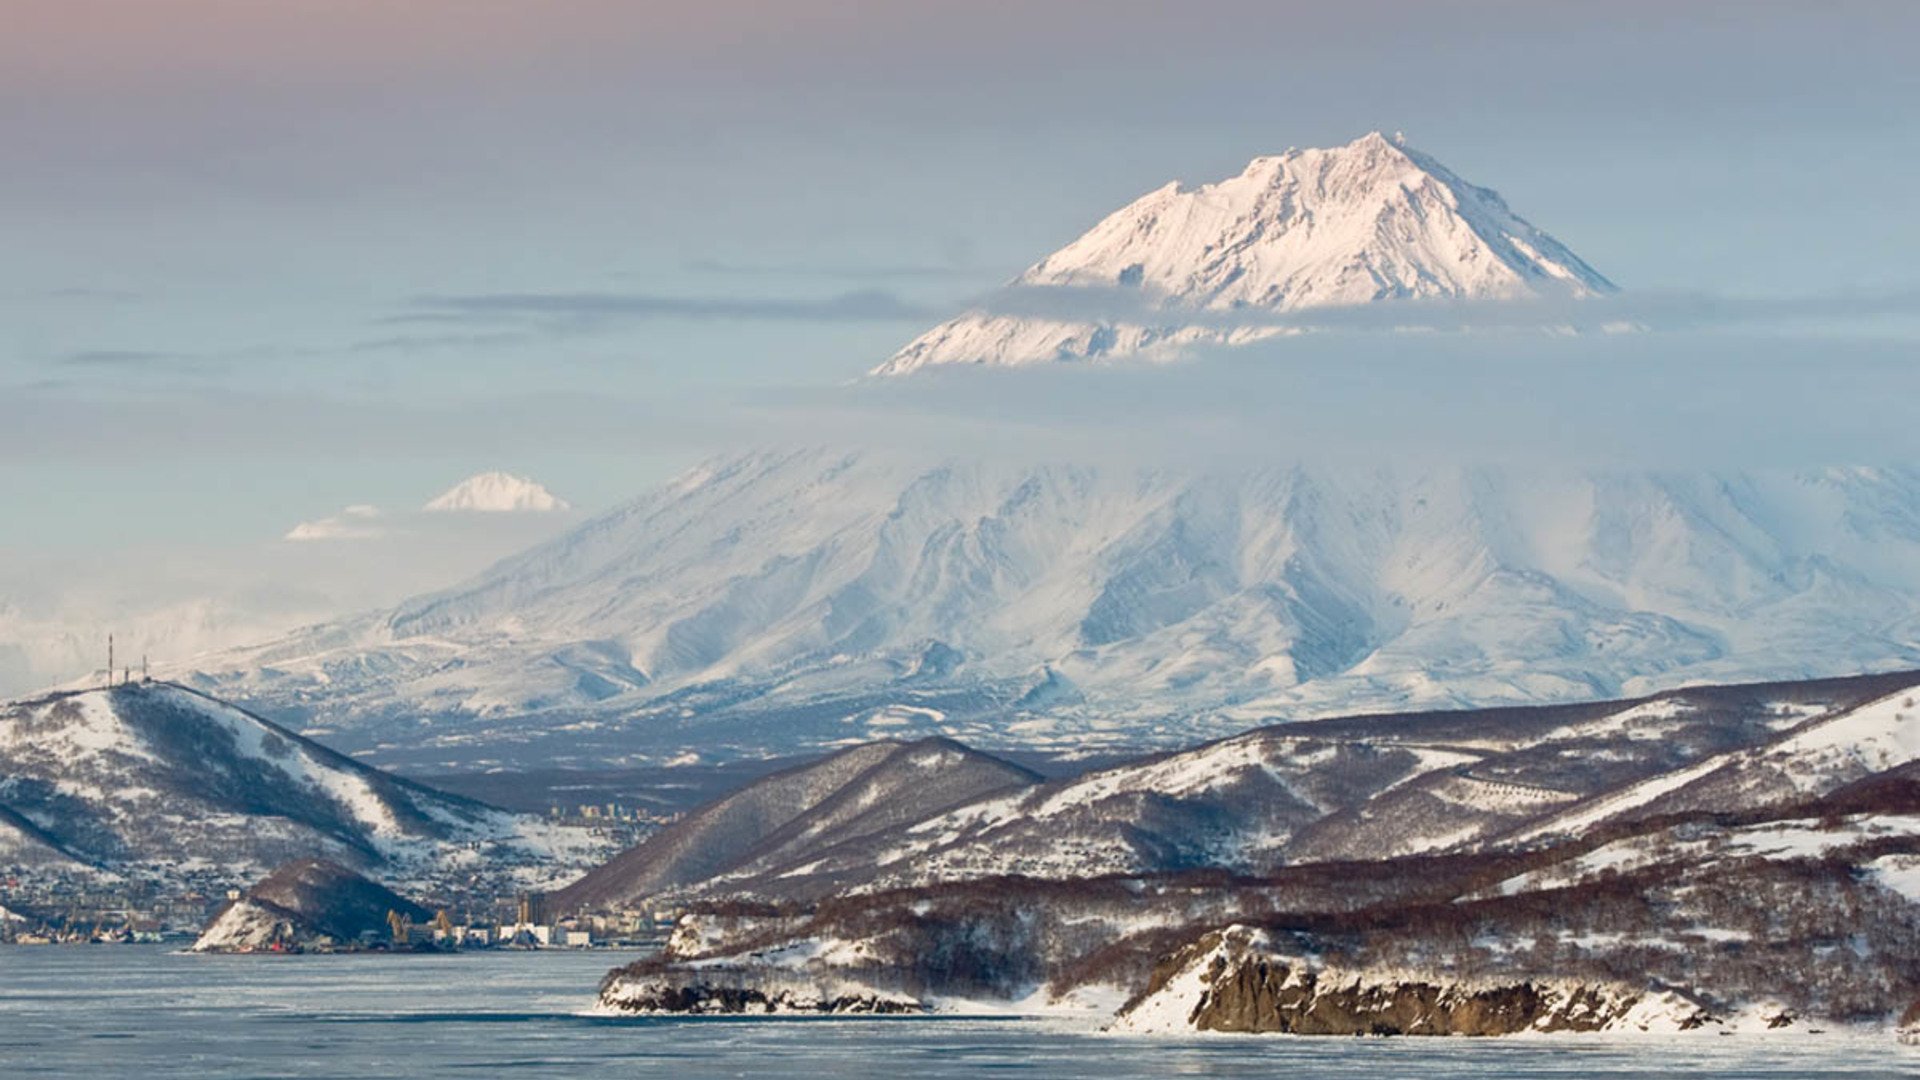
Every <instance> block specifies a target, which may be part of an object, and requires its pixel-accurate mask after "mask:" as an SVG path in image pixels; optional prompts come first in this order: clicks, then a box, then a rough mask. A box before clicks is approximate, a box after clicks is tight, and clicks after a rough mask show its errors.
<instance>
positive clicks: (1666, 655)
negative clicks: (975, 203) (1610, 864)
mask: <svg viewBox="0 0 1920 1080" xmlns="http://www.w3.org/2000/svg"><path fill="white" fill-rule="evenodd" d="M1917 510H1920V473H1916V472H1913V471H1908V470H1869V469H1834V470H1824V471H1819V472H1811V473H1727V474H1717V475H1713V474H1653V473H1638V474H1634V473H1593V474H1585V475H1573V474H1549V473H1542V474H1537V475H1536V474H1528V473H1523V472H1516V471H1512V470H1500V469H1491V468H1444V467H1435V468H1428V469H1414V470H1407V471H1393V470H1386V469H1372V468H1358V467H1347V468H1343V467H1311V466H1306V465H1299V466H1291V467H1274V468H1253V467H1248V468H1244V469H1215V470H1211V471H1204V472H1203V471H1194V470H1177V469H1143V468H1121V467H1098V466H1077V465H1069V464H1061V465H1032V466H1026V465H1017V464H1004V463H992V462H975V463H966V464H961V463H953V462H943V461H940V460H938V459H931V458H929V459H915V458H913V457H912V456H910V455H905V454H901V453H889V454H878V453H852V452H836V451H828V450H811V451H796V452H789V453H769V454H751V455H746V456H742V457H739V458H735V459H731V460H725V461H721V462H718V463H716V464H714V465H712V466H710V467H707V468H703V469H701V470H698V471H696V472H694V473H692V474H690V475H688V476H686V477H683V478H682V479H680V480H679V481H677V482H675V483H673V484H670V485H667V486H665V487H663V488H662V489H660V490H659V491H656V492H655V493H653V494H651V495H648V496H646V497H644V498H641V499H639V500H636V501H635V502H633V503H631V504H629V505H627V506H625V507H622V508H620V509H617V510H615V511H613V512H611V513H608V514H606V515H604V516H602V517H600V518H598V519H596V520H594V521H591V522H589V523H587V524H585V525H583V526H582V527H580V528H578V529H577V530H574V531H573V532H571V533H569V534H567V535H565V536H563V537H561V538H559V539H557V540H554V541H552V542H550V543H547V544H545V545H542V546H540V547H537V548H535V549H533V550H531V551H529V552H527V553H525V554H523V555H520V556H517V557H515V558H512V559H509V560H507V561H505V562H503V563H500V564H499V565H497V566H495V567H494V568H493V569H491V570H490V571H488V572H487V573H485V574H483V575H482V576H481V577H479V578H477V579H475V580H474V581H472V582H470V583H468V584H467V585H465V586H462V587H460V588H457V589H454V590H451V591H448V592H445V593H440V594H436V595H431V596H426V597H423V598H420V599H418V600H416V601H413V602H410V603H408V604H405V605H403V606H402V607H400V608H398V609H395V610H393V611H390V612H386V613H382V614H380V615H377V616H373V617H370V618H365V619H361V620H357V621H350V622H346V623H340V624H334V625H330V626H324V627H319V628H316V629H313V630H310V631H306V632H303V633H301V634H297V635H294V636H292V637H290V638H286V639H283V640H281V641H279V642H275V643H272V644H270V645H266V646H262V647H259V648H256V649H249V650H245V651H241V652H236V653H232V654H227V655H225V656H222V657H219V658H217V659H216V660H215V661H213V662H211V663H207V664H205V665H203V667H202V669H201V672H200V674H198V675H196V676H194V678H195V679H196V680H197V683H198V685H200V686H202V687H203V688H206V689H208V690H210V691H212V692H215V693H218V694H219V695H221V696H222V697H226V698H229V699H234V700H241V701H246V702H249V703H252V704H254V705H256V706H258V707H260V708H261V709H263V710H265V711H269V712H270V713H271V714H272V715H274V716H281V717H287V718H290V719H293V720H295V721H298V722H304V723H305V724H307V725H309V726H310V727H311V728H312V729H314V730H317V731H320V732H324V733H325V734H326V737H327V738H328V739H329V741H330V742H332V743H333V744H334V745H340V746H345V747H348V748H362V747H374V746H377V745H379V744H381V743H389V744H397V745H405V746H408V747H410V748H411V750H410V752H413V753H417V754H418V755H421V760H443V759H445V760H455V759H458V758H461V757H463V756H466V757H471V756H475V755H480V754H483V753H484V754H485V755H487V756H490V757H491V756H495V755H499V756H504V757H509V758H510V757H513V756H530V755H538V756H541V757H552V756H554V755H563V756H566V755H602V756H604V755H607V754H616V753H617V754H632V753H637V754H643V755H646V756H650V757H654V758H656V759H659V758H662V757H663V756H670V755H671V754H675V753H679V752H682V751H684V750H688V749H694V750H698V751H700V752H702V753H703V754H705V755H707V756H708V757H709V758H710V759H711V758H713V757H715V756H720V757H724V756H727V755H728V754H756V755H757V754H760V753H766V752H790V751H792V750H796V749H800V748H805V747H810V746H823V745H832V744H834V743H836V742H842V741H845V740H848V739H857V738H861V737H868V736H888V737H896V736H920V735H940V734H944V735H949V736H953V737H956V738H961V739H963V740H966V741H968V742H969V743H972V744H974V745H979V746H982V747H989V748H990V747H995V746H1002V747H1004V746H1013V745H1028V746H1043V747H1055V748H1069V747H1071V748H1082V749H1084V748H1086V747H1088V746H1090V745H1121V746H1126V745H1136V746H1137V745H1142V744H1157V745H1176V744H1179V743H1182V742H1187V741H1190V740H1191V739H1193V738H1195V737H1205V736H1207V735H1216V734H1219V735H1224V734H1227V733H1230V732H1233V731H1238V730H1243V729H1245V728H1247V727H1250V726H1253V725H1255V724H1258V723H1261V722H1265V721H1268V720H1271V719H1276V718H1301V717H1308V716H1326V715H1334V714H1338V713H1344V712H1359V711H1367V710H1387V709H1403V708H1415V707H1447V706H1468V705H1488V704H1498V703H1520V702H1530V701H1555V700H1560V701H1566V700H1586V699H1594V698H1600V697H1607V696H1617V695H1622V694H1635V693H1645V692H1649V691H1652V690H1656V689H1660V688H1663V687H1668V686H1676V685H1684V684H1687V683H1693V682H1703V681H1722V682H1725V681H1735V680H1740V679H1771V678H1792V677H1808V676H1818V675H1829V674H1838V673H1847V672H1854V671H1862V670H1875V669H1879V670H1886V669H1891V668H1895V667H1900V666H1908V665H1914V664H1920V648H1916V646H1915V640H1916V638H1915V621H1914V620H1915V616H1914V612H1915V610H1916V603H1917V602H1920V529H1915V528H1914V527H1913V525H1912V522H1913V520H1914V518H1915V515H1916V511H1917ZM428 721H431V723H430V724H429V723H428ZM381 752H382V753H389V752H397V751H390V750H382V751H381Z"/></svg>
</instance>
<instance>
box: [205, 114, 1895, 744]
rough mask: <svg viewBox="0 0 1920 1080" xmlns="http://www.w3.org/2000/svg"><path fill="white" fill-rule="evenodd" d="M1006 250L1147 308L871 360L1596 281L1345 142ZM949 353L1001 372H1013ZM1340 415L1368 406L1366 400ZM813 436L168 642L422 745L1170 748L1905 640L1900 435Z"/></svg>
mask: <svg viewBox="0 0 1920 1080" xmlns="http://www.w3.org/2000/svg"><path fill="white" fill-rule="evenodd" d="M1020 284H1022V285H1032V286H1034V287H1039V288H1045V289H1051V290H1054V291H1055V292H1056V293H1072V292H1075V291H1084V292H1087V293H1090V294H1091V293H1099V292H1102V291H1106V292H1111V291H1113V290H1115V289H1118V290H1121V291H1126V290H1133V291H1135V292H1139V293H1141V294H1142V295H1143V296H1146V295H1150V296H1151V297H1152V298H1153V299H1152V302H1153V303H1155V304H1163V303H1164V305H1165V306H1164V307H1163V310H1166V311H1169V312H1172V313H1173V315H1174V316H1177V318H1174V317H1172V316H1170V320H1171V321H1167V322H1165V323H1161V322H1158V321H1156V322H1154V323H1152V324H1148V323H1141V324H1139V325H1138V326H1133V325H1131V324H1129V325H1124V326H1123V325H1121V324H1118V323H1115V324H1112V325H1107V324H1100V323H1087V324H1084V325H1082V324H1077V323H1076V324H1075V325H1074V326H1069V327H1066V328H1065V329H1062V326H1063V324H1061V323H1060V322H1059V320H1057V319H1050V318H1047V317H1042V316H1040V315H1033V314H1026V315H1008V314H1005V313H1001V314H991V315H989V314H983V313H980V312H974V313H969V314H963V315H962V316H960V317H959V318H958V319H956V320H954V321H952V322H950V323H948V324H946V325H945V326H944V327H943V328H941V329H939V330H936V331H935V332H933V334H932V335H931V336H929V337H924V338H922V339H921V340H920V341H919V342H916V343H915V344H913V345H910V346H908V347H907V349H905V350H903V351H902V353H901V354H900V355H898V356H896V357H895V358H894V360H893V361H890V362H889V363H888V364H887V365H885V366H883V367H882V368H881V369H880V370H881V371H882V372H883V373H886V374H891V375H899V376H905V375H908V374H909V373H913V372H918V371H921V370H925V369H928V368H930V367H939V366H943V365H947V364H949V363H966V364H969V365H991V366H1016V367H1017V366H1022V365H1028V364H1031V363H1033V362H1037V361H1039V360H1049V359H1068V360H1074V359H1079V360H1085V359H1118V358H1121V357H1124V356H1128V355H1138V356H1141V357H1146V358H1153V359H1164V358H1167V357H1168V356H1169V355H1172V354H1171V353H1169V352H1167V351H1166V350H1167V349H1170V348H1173V347H1175V346H1180V347H1184V346H1188V345H1195V344H1201V343H1208V342H1211V343H1214V344H1220V343H1232V342H1234V341H1240V340H1246V339H1247V338H1248V337H1249V336H1252V337H1260V336H1265V335H1268V334H1269V333H1271V332H1274V331H1277V330H1278V329H1281V327H1279V326H1277V325H1274V324H1264V325H1263V324H1259V323H1258V322H1257V320H1258V319H1260V318H1265V317H1268V316H1272V315H1276V314H1278V315H1285V314H1287V313H1290V312H1298V311H1316V312H1333V311H1352V310H1355V309H1356V308H1357V307H1364V308H1367V309H1369V310H1378V311H1381V312H1383V313H1387V314H1386V315H1385V316H1384V317H1383V325H1391V323H1392V319H1393V318H1394V316H1393V315H1392V314H1391V313H1392V312H1394V311H1396V310H1405V309H1396V308H1395V306H1394V305H1395V304H1398V303H1405V302H1407V301H1411V300H1419V299H1457V300H1468V301H1474V300H1492V301H1504V300H1510V299H1524V298H1529V297H1533V298H1559V299H1560V300H1564V301H1567V302H1573V303H1578V302H1579V298H1582V297H1592V296H1597V295H1599V294H1603V293H1606V292H1609V291H1611V290H1612V288H1613V286H1612V285H1611V283H1610V282H1608V281H1607V279H1606V278H1604V277H1603V276H1601V275H1600V274H1599V273H1598V272H1597V271H1595V270H1593V269H1592V268H1591V267H1589V266H1587V265H1586V264H1585V263H1584V262H1582V261H1581V260H1580V259H1579V258H1578V257H1577V256H1574V255H1573V254H1572V253H1571V252H1569V251H1568V250H1567V249H1566V248H1565V247H1564V246H1563V245H1561V244H1559V243H1558V242H1556V241H1554V240H1552V238H1551V237H1548V236H1546V235H1545V234H1544V233H1542V232H1540V231H1539V230H1537V229H1535V228H1534V227H1533V226H1531V225H1530V224H1528V223H1527V222H1525V221H1524V220H1522V219H1520V218H1518V217H1516V216H1514V215H1513V214H1512V213H1511V212H1510V211H1508V210H1507V208H1506V207H1505V205H1504V203H1502V202H1501V201H1500V200H1499V198H1498V196H1496V195H1494V194H1493V193H1492V192H1489V191H1486V190H1485V189H1481V188H1477V187H1474V186H1472V185H1470V184H1467V183H1466V182H1465V181H1462V180H1460V179H1459V178H1458V177H1457V176H1455V175H1454V174H1453V173H1451V172H1450V171H1448V170H1447V169H1446V168H1445V167H1444V166H1441V165H1439V164H1438V163H1437V162H1435V161H1434V160H1433V159H1432V158H1429V157H1427V156H1426V155H1424V154H1421V153H1419V152H1417V151H1413V150H1411V149H1409V148H1407V147H1406V146H1404V145H1403V144H1401V143H1398V142H1396V141H1393V140H1388V139H1385V138H1383V137H1380V136H1378V135H1370V136H1367V137H1364V138H1362V139H1360V140H1358V141H1356V142H1354V143H1352V144H1349V145H1347V146H1344V147H1338V148H1334V149H1331V150H1324V151H1290V152H1288V153H1287V154H1284V155H1280V156H1277V157H1269V158H1260V159H1257V160H1256V161H1255V162H1254V163H1253V164H1252V165H1250V166H1249V167H1248V168H1247V169H1246V170H1245V172H1243V173H1242V174H1241V175H1240V176H1238V177H1235V178H1232V179H1229V180H1227V181H1223V182H1221V183H1219V184H1215V185H1208V186H1204V187H1201V188H1198V189H1194V190H1191V191H1188V190H1183V189H1180V188H1178V187H1177V186H1170V187H1168V188H1165V189H1162V190H1161V191H1158V192H1155V193H1153V194H1151V195H1149V196H1147V197H1145V198H1143V199H1142V200H1139V201H1138V202H1136V203H1135V204H1133V205H1132V206H1129V207H1127V208H1126V209H1123V210H1122V211H1120V212H1119V213H1117V214H1115V215H1113V216H1112V217H1110V218H1108V219H1107V220H1106V221H1105V222H1103V223H1101V224H1100V225H1099V226H1097V227H1096V228H1095V229H1093V230H1092V231H1091V232H1089V233H1088V234H1087V235H1086V236H1085V237H1082V238H1081V239H1080V240H1077V241H1075V242H1074V243H1073V244H1070V245H1069V246H1068V247H1067V248H1065V249H1062V251H1060V252H1057V253H1055V254H1054V255H1052V256H1049V257H1048V258H1046V259H1044V260H1042V261H1041V262H1040V263H1038V264H1037V265H1036V266H1035V267H1034V269H1033V270H1032V271H1029V273H1028V274H1026V275H1024V276H1023V277H1022V278H1021V281H1020ZM1162 298H1164V300H1163V299H1162ZM1007 319H1012V320H1013V321H1012V322H1011V323H1008V322H1006V321H1005V320H1007ZM1143 328H1144V329H1143ZM1136 331H1137V332H1136ZM1061 335H1065V336H1061ZM1095 338H1098V339H1099V342H1098V343H1096V342H1095ZM1405 340H1407V341H1408V342H1409V343H1410V344H1409V348H1417V344H1418V341H1419V338H1418V337H1417V336H1414V335H1407V336H1406V337H1405ZM1095 344H1098V347H1097V348H1095V347H1094V346H1095ZM1287 345H1288V343H1287V342H1277V343H1274V344H1273V345H1271V346H1269V348H1284V347H1286V346H1287ZM985 377H994V378H1001V379H1006V380H1008V382H1007V384H1006V388H1005V392H1006V393H1009V394H1017V393H1018V392H1019V384H1018V382H1017V380H1018V379H1019V378H1020V377H1021V375H1020V373H991V374H989V375H988V376H985ZM1085 377H1087V378H1099V377H1103V373H1089V374H1087V375H1086V376H1085ZM1352 423H1353V424H1355V425H1357V430H1358V431H1359V432H1360V434H1361V435H1362V436H1364V434H1365V425H1366V424H1367V423H1368V418H1367V417H1365V416H1356V417H1354V418H1352ZM857 441H858V440H855V439H851V438H850V439H848V440H846V442H848V443H853V442H857ZM834 442H835V440H834V439H832V438H831V437H828V436H825V435H823V436H822V437H821V438H820V439H819V440H818V441H817V442H816V443H815V445H813V446H811V447H807V448H799V449H795V448H791V447H780V448H771V449H758V450H753V451H749V452H745V453H740V454H738V455H734V456H727V457H722V458H720V459H717V460H715V461H713V462H710V463H709V464H707V465H705V466H702V467H700V468H698V469H696V470H694V471H692V472H690V473H688V474H686V475H684V476H682V477H681V478H680V479H678V480H676V481H674V482H672V483H670V484H668V485H665V486H664V487H662V488H660V489H658V490H656V491H654V492H651V493H649V494H646V495H644V496H642V497H640V498H638V499H636V500H634V501H633V502H630V503H628V504H626V505H624V506H621V507H619V508H616V509H615V510H613V511H611V512H608V513H606V514H603V515H601V516H600V517H598V518H596V519H594V520H592V521H590V522H588V523H586V524H584V525H582V526H580V527H579V528H577V529H574V530H572V531H571V532H569V533H567V534H565V535H563V536H561V537H559V538H557V539H555V540H553V541H551V542H548V543H545V544H542V545H540V546H538V547H536V548H533V549H532V550H530V551H527V552H525V553H524V554H521V555H518V556H515V557H513V558H509V559H507V560H505V561H503V562H501V563H499V564H498V565H496V566H494V567H493V568H491V569H489V570H488V571H486V572H485V573H483V574H481V575H479V576H478V577H476V578H474V579H472V580H471V581H469V582H468V583H466V584H465V585H462V586H459V587H456V588H453V589H450V590H446V591H443V592H439V593H435V594H431V595H426V596H422V597H419V598H416V599H414V600H411V601H408V602H406V603H404V604H401V605H399V606H397V607H394V608H392V609H389V610H386V611H381V612H376V613H372V614H368V615H364V616H360V617H356V618H352V619H347V620H342V621H338V622H334V623H330V624H326V625H322V626H318V627H313V628H310V629H307V630H304V631H301V632H299V633H296V634H293V635H290V636H288V637H286V638H283V639H281V640H278V641H274V642H270V643H266V644H263V645H261V646H258V647H254V648H249V649H243V650H236V651H233V652H230V653H227V654H224V655H221V656H218V657H212V658H205V659H203V660H200V661H196V662H195V663H194V665H193V667H194V668H195V669H196V670H195V672H194V674H193V675H192V678H193V679H194V680H195V684H196V685H198V686H201V687H202V688H205V689H208V690H210V691H212V692H215V693H218V694H220V695H222V696H225V697H230V698H234V699H237V700H241V701H245V702H249V703H252V704H253V705H255V706H257V707H259V708H261V709H263V710H266V711H269V712H270V713H271V714H272V715H275V716H278V717H285V718H288V719H289V720H290V721H292V722H296V723H302V724H306V725H308V728H309V730H310V731H311V732H313V733H316V734H323V735H324V736H325V737H326V738H328V739H329V740H330V741H333V742H335V743H336V744H338V745H342V746H345V747H348V748H350V749H354V750H356V751H367V752H371V753H372V754H373V755H374V756H375V759H376V760H382V761H388V762H400V761H406V762H411V763H416V764H427V763H434V764H442V765H458V764H461V763H476V762H489V763H491V762H510V761H514V760H521V759H525V760H536V759H537V760H573V759H578V760H583V761H586V760H591V761H603V760H607V759H609V758H619V757H624V756H631V757H636V758H642V759H649V760H653V761H662V760H668V759H671V758H673V757H675V756H677V755H679V754H682V753H685V752H687V751H690V750H692V751H697V752H700V753H701V754H703V755H707V756H708V757H709V759H712V758H713V757H716V756H717V757H727V756H733V755H741V756H759V755H763V754H779V753H788V752H794V751H797V750H803V749H807V748H815V747H822V746H832V745H837V744H842V743H845V742H848V741H856V740H859V739H861V738H865V737H868V736H872V735H903V736H904V735H948V736H954V737H959V738H963V739H965V740H967V741H968V742H969V743H971V744H974V745H978V746H982V747H996V746H1015V745H1019V746H1037V747H1049V748H1054V749H1071V750H1077V751H1078V750H1085V749H1087V748H1089V747H1098V746H1139V745H1148V744H1151V745H1176V744H1180V743H1183V742H1187V741H1190V740H1191V739H1193V738H1195V737H1199V736H1205V735H1215V734H1225V733H1228V732H1231V731H1236V730H1241V729H1243V728H1245V727H1247V726H1250V725H1253V724H1258V723H1262V722H1266V721H1268V720H1272V719H1279V718H1301V717H1310V716H1326V715H1333V714H1338V713H1350V712H1355V711H1365V710H1379V709H1401V708H1412V707H1435V706H1446V705H1463V706H1464V705H1488V704H1496V703H1514V702H1531V701H1563V700H1579V699H1592V698H1596V697H1606V696H1615V695H1621V694H1634V693H1642V692H1648V691H1651V690H1656V689H1660V688H1664V687H1671V686H1678V685H1683V684H1686V683H1690V682H1700V681H1709V680H1711V681H1732V680H1741V679H1771V678H1789V677H1797V676H1819V675H1830V674H1839V673H1849V672H1856V671H1862V670H1886V669H1890V668H1895V667H1900V666H1905V665H1911V664H1913V663H1915V662H1920V649H1916V647H1915V645H1914V641H1915V640H1916V638H1915V633H1914V630H1915V623H1914V616H1913V611H1914V609H1915V602H1916V600H1917V599H1920V527H1916V525H1915V522H1917V521H1920V473H1916V472H1915V471H1913V470H1910V469H1900V468H1856V467H1835V468H1821V469H1812V470H1774V471H1766V470H1737V471H1735V470H1717V471H1702V470H1683V469H1676V470H1671V471H1648V470H1644V469H1595V468H1583V469H1565V468H1561V469H1555V468H1550V467H1541V468H1515V467H1511V466H1504V467H1503V466H1492V465H1482V464H1476V463H1471V462H1452V461H1447V460H1444V459H1443V458H1428V459H1424V460H1422V461H1420V462H1418V463H1415V464H1407V463H1404V462H1403V463H1401V464H1398V465H1395V466H1392V467H1389V466H1384V465H1382V466H1374V465H1358V464H1354V463H1352V462H1349V461H1341V462H1335V461H1331V460H1317V459H1314V458H1313V457H1312V456H1311V455H1302V456H1300V457H1298V458H1288V459H1285V460H1274V459H1268V458H1256V457H1252V456H1248V457H1244V458H1242V459H1239V460H1233V459H1229V460H1226V461H1217V460H1215V461H1211V462H1210V463H1209V464H1207V465H1204V466H1195V465H1190V464H1171V463H1156V462H1146V463H1142V462H1140V461H1138V460H1133V461H1128V462H1125V463H1122V462H1117V461H1114V460H1102V458H1101V455H1100V454H1098V453H1097V452H1094V453H1087V454H1084V455H1082V456H1080V457H1077V458H1076V457H1075V456H1074V455H1072V454H1070V453H1066V454H1058V455H1050V456H1045V457H1039V456H1029V457H1025V458H1023V457H1021V456H1020V455H1019V454H1017V453H998V454H995V455H993V456H992V457H985V456H955V455H953V454H950V453H948V452H944V451H939V450H932V449H926V450H902V449H899V448H889V449H872V448H866V449H859V448H850V447H849V446H847V445H839V446H836V445H832V443H834Z"/></svg>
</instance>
